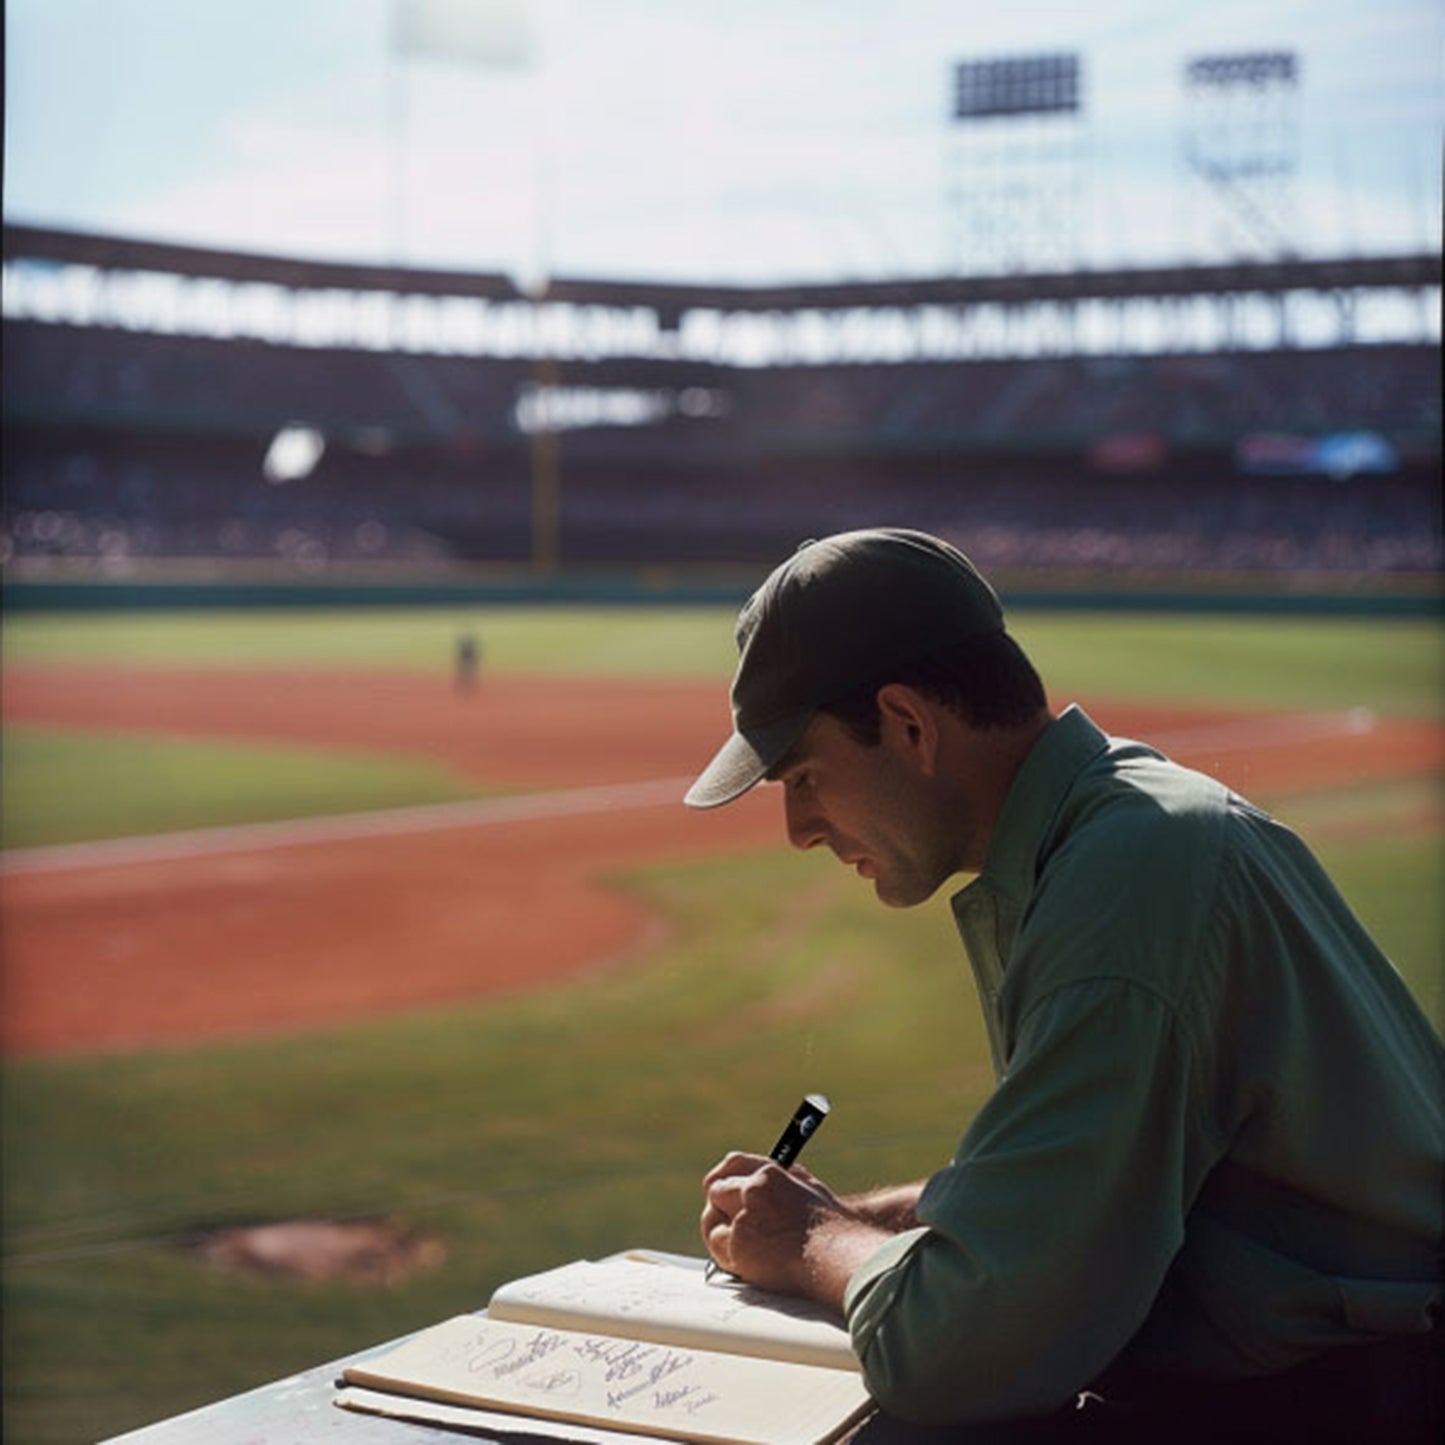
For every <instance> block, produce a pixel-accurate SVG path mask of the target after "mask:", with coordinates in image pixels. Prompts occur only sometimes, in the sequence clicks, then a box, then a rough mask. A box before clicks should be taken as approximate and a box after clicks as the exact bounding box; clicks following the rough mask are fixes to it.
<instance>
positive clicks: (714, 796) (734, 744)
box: [683, 712, 813, 808]
mask: <svg viewBox="0 0 1445 1445" xmlns="http://www.w3.org/2000/svg"><path fill="white" fill-rule="evenodd" d="M812 716H813V715H812V713H811V712H805V713H801V714H799V715H797V716H795V717H789V718H784V719H783V720H782V721H781V722H776V723H772V724H770V725H769V726H768V727H765V728H751V729H749V730H748V732H747V733H746V734H744V733H734V734H733V735H732V737H730V738H729V739H728V740H727V742H725V743H724V744H723V745H722V747H720V748H719V749H718V751H717V755H716V757H714V758H713V760H712V762H710V763H709V764H708V765H707V767H705V768H704V769H703V770H702V772H701V773H699V774H698V777H697V781H696V782H695V783H693V785H692V787H690V788H689V789H688V790H687V795H686V796H685V797H684V798H683V802H684V803H686V804H687V805H688V807H689V808H719V807H721V806H722V805H723V804H724V803H731V802H732V801H733V799H734V798H740V797H742V795H743V794H744V793H746V792H747V791H748V789H749V788H751V787H754V786H755V785H756V784H758V783H760V782H762V780H763V779H764V778H765V777H767V775H768V772H769V771H770V770H771V769H772V768H774V767H776V766H777V764H778V763H780V762H781V761H782V760H783V758H784V757H785V756H786V754H787V751H788V749H789V748H791V747H792V746H793V744H794V743H795V742H797V741H798V739H799V738H800V737H802V735H803V733H804V732H805V731H806V730H807V727H808V723H809V722H810V721H811V719H812Z"/></svg>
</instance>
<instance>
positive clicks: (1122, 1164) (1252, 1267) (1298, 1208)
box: [846, 708, 1445, 1421]
mask: <svg viewBox="0 0 1445 1445" xmlns="http://www.w3.org/2000/svg"><path fill="white" fill-rule="evenodd" d="M953 909H954V914H955V917H956V919H957V922H958V927H959V931H960V933H961V934H962V937H963V941H964V945H965V948H966V950H967V952H968V956H969V959H970V961H971V962H972V964H973V968H974V972H975V975H976V979H977V983H978V988H979V995H980V999H981V1001H982V1004H983V1009H984V1014H985V1017H986V1020H987V1023H988V1031H989V1038H990V1041H991V1045H992V1049H993V1054H994V1066H995V1070H996V1072H997V1074H998V1087H997V1088H996V1089H995V1091H994V1093H993V1095H992V1096H991V1097H990V1099H989V1100H988V1102H987V1103H986V1104H985V1105H984V1107H983V1108H982V1109H981V1110H980V1111H979V1113H978V1115H977V1117H976V1118H975V1119H974V1121H973V1123H972V1125H971V1126H970V1127H969V1129H968V1131H967V1133H966V1134H965V1135H964V1138H963V1141H962V1143H961V1144H960V1146H959V1149H958V1152H957V1154H956V1156H955V1157H954V1160H953V1162H952V1163H951V1164H950V1165H949V1166H948V1167H947V1168H945V1169H942V1170H940V1171H939V1172H938V1173H937V1174H935V1175H934V1176H933V1177H932V1179H930V1180H929V1182H928V1185H927V1187H926V1189H925V1190H924V1193H923V1197H922V1200H921V1203H920V1206H919V1211H918V1213H919V1219H920V1220H921V1221H922V1224H923V1227H922V1228H919V1229H915V1230H911V1231H908V1232H907V1233H904V1234H901V1235H899V1236H897V1237H896V1238H895V1239H894V1240H892V1241H891V1242H890V1243H889V1244H888V1245H886V1246H885V1247H884V1248H883V1249H881V1250H880V1251H879V1252H878V1253H877V1254H876V1255H875V1256H874V1257H873V1258H872V1259H871V1260H869V1261H868V1262H867V1263H866V1264H865V1265H863V1266H862V1267H861V1268H860V1269H859V1270H858V1271H857V1273H856V1274H855V1275H854V1277H853V1279H852V1280H851V1282H850V1284H849V1288H848V1295H847V1301H846V1305H847V1313H848V1320H849V1326H850V1329H851V1330H852V1334H853V1342H854V1345H855V1347H856V1349H857V1351H858V1354H859V1357H860V1359H861V1360H862V1362H863V1367H864V1372H865V1375H866V1378H867V1380H868V1383H869V1386H870V1388H871V1389H872V1390H873V1392H874V1394H875V1396H876V1397H877V1399H878V1400H879V1401H880V1403H882V1404H883V1405H884V1406H885V1407H886V1408H888V1409H890V1410H891V1411H893V1412H894V1413H895V1414H897V1415H899V1416H901V1417H902V1418H905V1419H914V1420H922V1421H971V1420H982V1419H994V1418H1007V1417H1012V1416H1018V1415H1028V1414H1034V1413H1041V1412H1044V1411H1048V1410H1052V1409H1055V1408H1057V1407H1059V1406H1061V1405H1063V1404H1066V1403H1067V1402H1068V1400H1069V1399H1070V1398H1071V1397H1072V1396H1073V1395H1074V1394H1075V1393H1077V1392H1078V1391H1080V1390H1082V1389H1084V1388H1085V1387H1086V1386H1087V1385H1089V1384H1090V1383H1091V1382H1093V1381H1094V1380H1096V1379H1097V1377H1098V1376H1099V1375H1100V1373H1101V1372H1102V1371H1103V1370H1104V1369H1105V1367H1106V1366H1109V1365H1110V1364H1111V1362H1116V1361H1117V1362H1118V1364H1120V1365H1123V1366H1131V1367H1137V1368H1141V1369H1144V1370H1146V1371H1153V1372H1166V1373H1168V1372H1172V1373H1176V1374H1182V1375H1186V1376H1191V1377H1195V1378H1201V1377H1202V1378H1229V1377H1238V1376H1243V1375H1249V1374H1258V1373H1268V1372H1272V1371H1276V1370H1280V1369H1283V1368H1286V1367H1288V1366H1289V1365H1292V1364H1294V1363H1297V1362H1298V1361H1300V1360H1302V1359H1305V1358H1308V1357H1309V1356H1310V1355H1312V1354H1316V1353H1318V1352H1319V1351H1321V1350H1323V1349H1326V1348H1329V1347H1331V1346H1334V1345H1338V1344H1342V1343H1347V1342H1349V1341H1352V1340H1362V1339H1370V1338H1376V1337H1378V1336H1379V1335H1381V1334H1392V1333H1410V1332H1413V1331H1417V1330H1421V1329H1424V1328H1428V1327H1429V1323H1430V1318H1431V1310H1432V1308H1435V1309H1438V1308H1440V1305H1441V1301H1442V1289H1441V1286H1440V1261H1441V1253H1440V1251H1441V1242H1442V1208H1445V1205H1442V1181H1445V1102H1442V1101H1445V1049H1442V1046H1441V1042H1440V1040H1439V1038H1438V1037H1437V1036H1436V1034H1435V1032H1434V1030H1433V1029H1432V1028H1431V1026H1430V1024H1429V1022H1428V1021H1427V1020H1426V1018H1425V1017H1424V1015H1423V1013H1422V1012H1421V1011H1420V1009H1419V1008H1418V1007H1417V1005H1416V1004H1415V1002H1414V1000H1413V998H1412V997H1411V995H1410V993H1409V992H1408V990H1407V989H1406V987H1405V985H1404V984H1403V983H1402V981H1401V980H1400V978H1399V975H1398V974H1397V973H1396V972H1395V970H1394V968H1393V967H1392V966H1391V965H1390V963H1389V961H1388V960H1387V959H1386V958H1385V957H1384V955H1383V954H1381V953H1380V951H1379V950H1378V949H1377V948H1376V946H1375V945H1374V944H1373V943H1372V942H1371V940H1370V938H1369V937H1368V935H1367V934H1366V933H1365V931H1364V929H1363V928H1362V927H1361V925H1360V924H1359V922H1358V921H1357V920H1356V919H1355V918H1354V916H1353V914H1351V912H1350V910H1349V908H1348V907H1347V906H1346V904H1345V903H1344V901H1343V900H1342V899H1341V898H1340V896H1339V894H1338V892H1337V891H1336V890H1335V888H1334V887H1333V885H1332V884H1331V883H1330V882H1329V880H1328V878H1327V877H1326V876H1325V874H1324V872H1323V871H1322V870H1321V868H1320V866H1319V864H1318V863H1317V862H1316V861H1315V860H1314V858H1313V857H1312V855H1311V854H1310V853H1309V851H1308V850H1307V849H1306V848H1305V847H1304V845H1303V844H1302V843H1301V842H1300V841H1299V840H1298V839H1297V838H1296V837H1295V836H1294V835H1293V834H1292V833H1291V832H1289V830H1288V829H1286V828H1284V827H1282V826H1281V825H1280V824H1278V823H1276V822H1275V821H1273V820H1272V819H1270V818H1268V817H1267V816H1266V815H1264V814H1263V813H1261V812H1259V811H1258V810H1257V809H1255V808H1253V807H1251V806H1250V805H1249V804H1248V803H1246V802H1244V801H1243V800H1242V799H1240V798H1238V797H1236V796H1234V795H1233V794H1231V793H1229V792H1228V791H1227V790H1226V789H1225V788H1224V787H1222V786H1221V785H1220V784H1218V783H1216V782H1214V781H1213V780H1211V779H1209V778H1206V777H1204V776H1203V775H1201V774H1199V773H1194V772H1191V771H1189V770H1187V769H1184V768H1181V767H1178V766H1176V765H1174V764H1172V763H1170V762H1169V761H1167V760H1166V759H1164V758H1162V757H1160V755H1159V754H1157V753H1156V752H1154V751H1153V750H1151V749H1149V748H1146V747H1144V746H1142V745H1140V744H1138V743H1133V742H1126V741H1122V740H1118V739H1111V738H1109V737H1106V736H1105V735H1104V734H1103V733H1102V732H1100V731H1099V729H1098V728H1096V727H1095V726H1094V724H1093V723H1092V722H1091V721H1090V720H1089V719H1088V718H1087V717H1086V716H1085V715H1084V714H1083V713H1082V712H1081V711H1079V710H1078V709H1077V708H1070V709H1069V710H1068V711H1067V712H1066V713H1064V714H1063V716H1062V717H1060V718H1059V719H1058V720H1057V721H1056V722H1055V723H1053V724H1052V725H1051V726H1050V727H1049V729H1048V730H1047V731H1046V732H1045V733H1044V735H1043V736H1042V737H1041V738H1040V740H1039V742H1038V743H1037V744H1036V745H1035V747H1034V748H1033V749H1032V750H1031V752H1030V753H1029V756H1028V758H1027V759H1026V761H1025V763H1024V765H1023V767H1022V768H1021V769H1020V771H1019V774H1018V776H1017V778H1016V779H1015V781H1014V784H1013V786H1012V788H1011V789H1010V792H1009V795H1008V799H1007V801H1006V803H1005V806H1004V810H1003V813H1002V815H1001V817H1000V819H999V822H998V826H997V828H996V829H995V833H994V837H993V840H992V844H991V847H990V851H989V856H988V861H987V863H986V865H985V867H984V869H983V871H982V873H980V875H979V876H978V877H977V878H976V879H975V880H974V881H973V882H972V883H971V884H969V886H968V887H966V888H965V889H963V890H962V892H960V893H959V894H958V895H957V896H956V897H955V898H954V900H953Z"/></svg>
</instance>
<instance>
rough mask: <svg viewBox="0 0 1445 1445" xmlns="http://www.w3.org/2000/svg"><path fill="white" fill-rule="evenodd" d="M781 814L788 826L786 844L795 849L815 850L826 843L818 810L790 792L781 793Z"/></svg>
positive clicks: (825, 835)
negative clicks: (788, 843)
mask: <svg viewBox="0 0 1445 1445" xmlns="http://www.w3.org/2000/svg"><path fill="white" fill-rule="evenodd" d="M783 814H784V817H785V818H786V820H787V825H788V842H790V843H791V844H792V845H793V847H795V848H816V847H817V846H818V844H820V843H823V842H826V841H827V829H826V828H825V827H824V824H823V820H822V817H821V816H820V815H819V813H818V810H817V809H816V808H814V807H811V806H809V805H808V804H807V803H806V802H805V801H800V800H799V799H798V798H796V797H794V795H793V794H792V793H791V792H788V791H785V792H784V793H783Z"/></svg>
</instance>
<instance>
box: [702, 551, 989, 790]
mask: <svg viewBox="0 0 1445 1445" xmlns="http://www.w3.org/2000/svg"><path fill="white" fill-rule="evenodd" d="M1003 630H1004V621H1003V609H1002V608H1001V607H1000V606H999V600H998V597H997V596H996V595H995V593H994V590H993V588H992V587H990V586H989V585H988V583H987V582H985V581H984V579H983V578H982V577H981V576H980V575H979V573H978V571H977V569H976V568H975V567H974V565H973V563H972V562H970V561H969V560H968V558H967V557H965V556H964V555H963V553H962V552H960V551H959V550H958V549H957V548H956V547H953V546H950V545H949V543H947V542H944V541H941V540H940V539H939V538H937V537H930V536H929V535H927V533H924V532H913V531H906V530H903V529H899V528H878V529H873V530H869V531H863V532H843V533H840V534H839V535H837V536H835V537H825V538H823V540H822V541H817V542H805V543H804V544H803V545H802V546H801V547H800V548H799V549H798V550H797V551H796V552H795V553H794V554H793V555H792V556H791V557H789V558H788V560H787V561H786V562H784V563H783V564H782V565H781V566H780V567H778V568H776V569H775V570H774V571H773V573H772V575H771V576H769V578H768V579H767V581H766V582H764V583H763V585H762V586H761V587H760V588H758V590H757V591H756V592H755V593H753V595H752V597H751V598H750V599H749V600H748V603H747V605H746V606H745V607H744V608H743V610H742V612H741V613H739V615H738V622H737V632H736V637H737V645H738V670H737V674H736V676H735V677H734V679H733V688H732V709H733V735H732V736H731V737H730V738H729V739H728V740H727V742H725V743H724V744H723V746H722V747H721V748H720V749H719V750H718V753H717V756H716V757H714V758H713V760H712V762H710V763H709V764H708V765H707V767H706V768H704V769H703V771H702V773H701V774H700V775H699V777H698V779H697V781H696V782H695V783H693V785H692V787H691V788H689V789H688V792H687V796H686V798H685V799H684V800H683V801H684V802H686V803H687V804H688V805H689V806H691V807H694V808H716V807H718V806H719V805H720V804H723V803H730V802H731V801H732V800H733V799H734V798H737V797H741V795H742V794H743V793H745V792H747V790H748V789H749V788H751V787H752V786H753V785H754V784H755V783H759V782H761V781H762V779H763V778H764V777H766V776H767V773H768V771H769V770H770V769H771V768H773V767H774V766H776V764H778V763H779V762H781V761H782V759H783V758H784V756H785V755H786V754H787V752H788V749H789V748H791V747H792V746H793V744H794V743H796V742H797V741H798V739H799V738H800V737H801V736H802V735H803V732H804V730H805V729H806V728H807V726H808V723H809V722H810V721H811V720H812V717H813V714H814V713H815V712H817V710H818V709H819V708H820V707H822V706H823V705H824V704H826V703H829V702H834V701H836V700H838V699H840V698H843V697H846V696H847V695H848V694H849V693H851V692H854V691H856V690H857V689H859V688H863V687H868V686H874V685H876V686H878V687H882V686H883V685H884V684H885V683H886V682H888V681H890V680H891V678H890V674H891V673H892V672H893V671H894V670H895V669H896V668H898V667H899V666H900V665H907V664H909V663H912V662H916V661H918V660H920V659H921V658H923V657H925V656H927V655H929V654H933V653H939V652H942V651H945V650H946V649H948V648H949V647H950V646H952V645H954V644H956V643H960V642H964V641H967V640H969V639H972V638H976V637H980V636H982V635H984V634H987V633H995V632H1002V631H1003Z"/></svg>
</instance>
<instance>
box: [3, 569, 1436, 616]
mask: <svg viewBox="0 0 1445 1445" xmlns="http://www.w3.org/2000/svg"><path fill="white" fill-rule="evenodd" d="M760 577H761V573H758V574H757V575H749V576H747V577H742V576H737V577H732V576H729V577H726V578H722V577H719V578H709V579H704V578H691V577H687V576H685V575H682V574H672V573H661V572H647V573H640V574H629V573H616V574H603V573H596V574H589V573H567V574H561V575H557V576H537V575H525V574H522V575H507V576H500V577H494V578H489V577H476V578H448V579H438V580H406V581H364V580H354V579H352V580H345V579H343V580H335V581H317V580H280V579H276V580H266V581H244V580H209V581H198V580H150V581H136V580H130V581H96V580H82V579H76V578H66V579H45V580H41V579H24V580H19V579H6V580H5V582H4V583H3V587H0V606H3V610H4V612H5V613H6V614H17V613H38V612H66V613H76V612H128V611H151V610H157V611H169V610H174V611H181V610H188V611H189V610H214V609H221V608H228V609H244V608H268V609H281V608H320V607H335V608H341V607H347V608H356V607H457V606H506V605H509V604H516V605H527V606H547V605H554V604H555V605H567V606H604V605H605V606H617V605H623V606H626V605H639V606H647V605H667V606H694V605H695V606H740V605H741V604H742V603H743V602H744V601H745V600H746V599H747V597H748V595H749V593H750V592H751V590H752V588H753V587H754V586H756V585H757V582H758V581H759V580H760ZM996 581H997V584H998V588H999V592H1000V594H1001V596H1002V597H1003V600H1004V603H1005V605H1006V606H1008V607H1009V608H1010V609H1012V610H1020V611H1023V610H1052V611H1069V610H1087V611H1100V612H1168V613H1215V614H1260V615H1275V616H1308V617H1323V616H1337V617H1342V616H1343V617H1348V616H1357V617H1441V618H1445V587H1442V584H1441V579H1440V578H1429V579H1422V580H1420V581H1418V582H1417V583H1416V584H1415V585H1413V586H1396V587H1394V588H1388V589H1387V588H1382V587H1380V586H1379V584H1378V582H1377V581H1375V580H1374V579H1372V581H1371V582H1370V583H1369V584H1363V583H1362V584H1361V585H1360V586H1358V587H1353V588H1351V587H1344V586H1341V585H1340V584H1339V582H1338V581H1336V582H1335V585H1333V586H1331V587H1323V586H1321V587H1310V586H1300V585H1299V583H1298V579H1289V578H1264V579H1261V578H1247V577H1237V578H1226V577H1208V578H1201V579H1196V580H1195V581H1194V583H1193V585H1190V586H1179V585H1177V584H1165V583H1160V582H1157V581H1153V582H1148V583H1145V582H1138V581H1135V582H1132V583H1129V584H1113V585H1106V584H1100V583H1099V582H1097V581H1095V582H1092V583H1089V584H1085V583H1077V584H1075V583H1071V582H1049V581H1046V580H1042V579H1039V578H1018V579H1015V578H1009V577H1003V578H1000V579H996Z"/></svg>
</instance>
